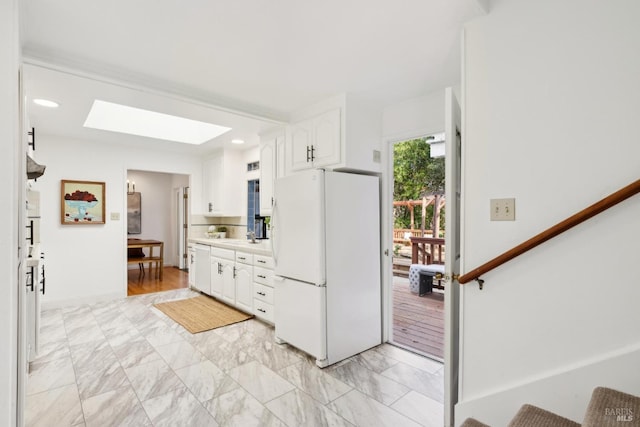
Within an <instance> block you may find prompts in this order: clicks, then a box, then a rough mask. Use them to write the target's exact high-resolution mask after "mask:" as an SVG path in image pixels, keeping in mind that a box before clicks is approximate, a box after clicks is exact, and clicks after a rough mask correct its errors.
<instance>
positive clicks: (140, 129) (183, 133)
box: [84, 99, 231, 144]
mask: <svg viewBox="0 0 640 427" xmlns="http://www.w3.org/2000/svg"><path fill="white" fill-rule="evenodd" d="M84 127H88V128H93V129H101V130H108V131H112V132H120V133H127V134H130V135H138V136H146V137H149V138H156V139H163V140H166V141H174V142H182V143H185V144H202V143H205V142H207V141H209V140H211V139H213V138H215V137H217V136H219V135H222V134H223V133H225V132H228V131H230V130H231V128H229V127H225V126H219V125H215V124H213V123H205V122H201V121H198V120H191V119H186V118H184V117H178V116H172V115H169V114H164V113H157V112H155V111H149V110H143V109H141V108H135V107H129V106H127V105H120V104H115V103H112V102H106V101H101V100H99V99H96V100H95V101H93V106H92V107H91V111H89V115H88V116H87V120H85V122H84Z"/></svg>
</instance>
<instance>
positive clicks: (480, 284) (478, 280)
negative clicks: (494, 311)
mask: <svg viewBox="0 0 640 427" xmlns="http://www.w3.org/2000/svg"><path fill="white" fill-rule="evenodd" d="M476 282H478V287H479V288H480V290H482V289H483V288H484V280H482V279H481V278H479V277H478V278H477V279H476Z"/></svg>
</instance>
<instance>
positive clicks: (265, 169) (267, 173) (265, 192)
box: [260, 138, 277, 216]
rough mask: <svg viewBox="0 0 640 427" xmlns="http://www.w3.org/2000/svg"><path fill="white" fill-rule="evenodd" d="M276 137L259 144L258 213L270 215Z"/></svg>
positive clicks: (274, 171)
mask: <svg viewBox="0 0 640 427" xmlns="http://www.w3.org/2000/svg"><path fill="white" fill-rule="evenodd" d="M276 167H277V166H276V138H273V139H269V140H267V141H264V142H262V143H261V145H260V215H261V216H270V215H271V206H272V205H273V183H274V182H275V177H276Z"/></svg>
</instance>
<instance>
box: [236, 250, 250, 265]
mask: <svg viewBox="0 0 640 427" xmlns="http://www.w3.org/2000/svg"><path fill="white" fill-rule="evenodd" d="M236 262H239V263H241V264H250V265H253V254H249V253H246V252H236Z"/></svg>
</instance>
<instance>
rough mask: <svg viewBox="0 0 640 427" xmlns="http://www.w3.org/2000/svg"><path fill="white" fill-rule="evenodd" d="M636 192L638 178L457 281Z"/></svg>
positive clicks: (476, 276)
mask: <svg viewBox="0 0 640 427" xmlns="http://www.w3.org/2000/svg"><path fill="white" fill-rule="evenodd" d="M638 193H640V179H639V180H637V181H635V182H633V183H631V184H629V185H627V186H626V187H624V188H621V189H620V190H618V191H616V192H615V193H613V194H610V195H609V196H607V197H605V198H604V199H602V200H600V201H599V202H597V203H594V204H593V205H591V206H589V207H588V208H586V209H583V210H581V211H580V212H578V213H577V214H575V215H572V216H570V217H569V218H567V219H565V220H564V221H562V222H559V223H558V224H556V225H554V226H553V227H551V228H548V229H547V230H545V231H543V232H542V233H540V234H538V235H536V236H534V237H532V238H531V239H529V240H527V241H525V242H522V243H520V244H519V245H518V246H516V247H514V248H513V249H510V250H508V251H506V252H505V253H503V254H502V255H499V256H497V257H495V258H494V259H492V260H491V261H488V262H486V263H484V264H482V265H481V266H480V267H478V268H474V269H473V270H471V271H469V272H468V273H465V274H463V275H461V276H460V277H459V278H458V282H459V283H460V284H465V283H468V282H470V281H472V280H478V279H479V278H480V276H481V275H483V274H485V273H487V272H489V271H491V270H493V269H494V268H496V267H499V266H501V265H502V264H504V263H505V262H507V261H510V260H512V259H513V258H515V257H517V256H519V255H522V254H523V253H525V252H527V251H528V250H530V249H533V248H535V247H536V246H538V245H541V244H542V243H544V242H546V241H547V240H549V239H552V238H554V237H556V236H557V235H559V234H562V233H564V232H565V231H567V230H569V229H570V228H573V227H575V226H576V225H578V224H580V223H582V222H584V221H586V220H588V219H589V218H591V217H594V216H596V215H598V214H599V213H601V212H604V211H606V210H607V209H609V208H610V207H612V206H615V205H617V204H618V203H620V202H622V201H624V200H627V199H628V198H629V197H631V196H634V195H635V194H638Z"/></svg>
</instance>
